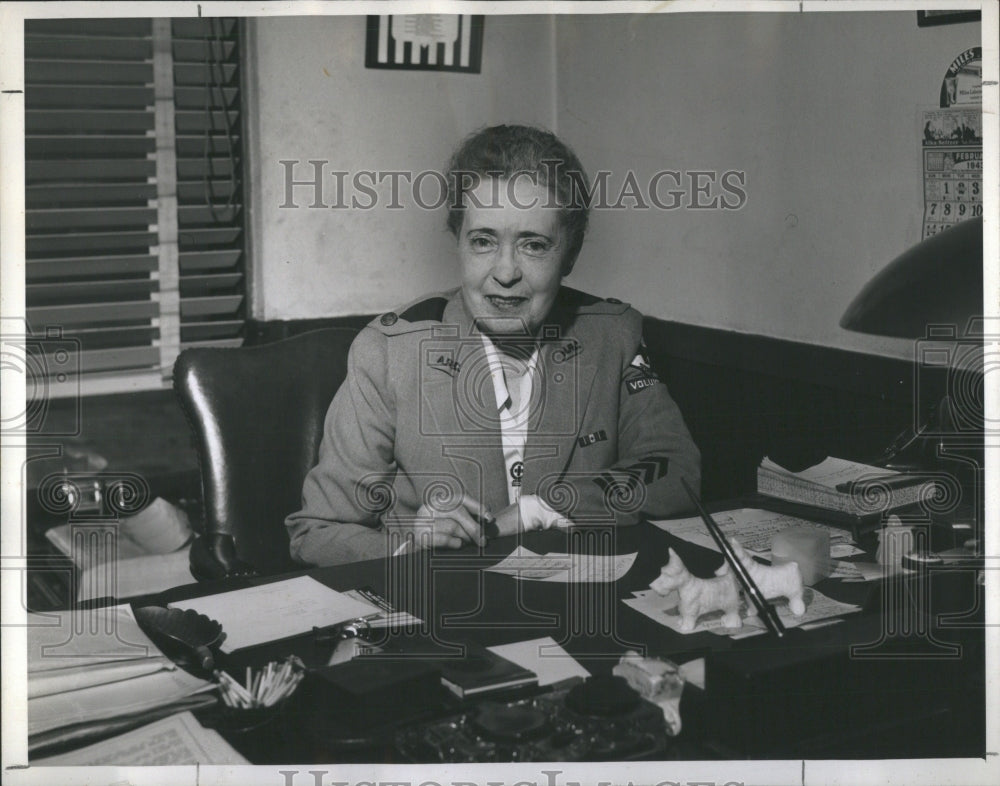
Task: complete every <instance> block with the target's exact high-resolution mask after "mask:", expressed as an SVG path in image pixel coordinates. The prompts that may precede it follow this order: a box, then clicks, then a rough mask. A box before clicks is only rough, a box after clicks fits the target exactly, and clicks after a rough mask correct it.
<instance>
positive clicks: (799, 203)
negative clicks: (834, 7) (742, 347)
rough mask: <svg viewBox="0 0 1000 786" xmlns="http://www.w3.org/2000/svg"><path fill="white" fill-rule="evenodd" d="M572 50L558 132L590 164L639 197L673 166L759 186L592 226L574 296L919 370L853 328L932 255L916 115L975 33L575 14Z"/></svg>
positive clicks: (564, 43) (819, 20) (841, 20)
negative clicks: (634, 188) (904, 263)
mask: <svg viewBox="0 0 1000 786" xmlns="http://www.w3.org/2000/svg"><path fill="white" fill-rule="evenodd" d="M557 36H558V44H557V66H558V82H557V96H558V118H559V133H560V135H561V136H563V137H564V138H565V139H566V140H568V141H569V142H570V143H571V144H573V145H574V146H575V147H576V148H577V152H578V153H579V155H580V156H581V158H582V160H583V161H584V162H585V163H586V162H593V163H590V164H588V165H589V166H592V167H594V168H597V167H603V168H607V169H610V170H612V172H613V173H615V174H614V175H613V176H612V178H611V179H612V181H614V180H615V177H617V182H618V183H621V182H622V181H623V178H624V172H625V171H627V170H629V169H633V170H635V171H636V172H637V173H639V178H638V180H639V182H640V183H645V182H647V181H648V180H649V178H650V176H651V175H652V173H654V172H655V171H657V170H659V169H675V170H681V171H684V170H696V169H704V170H719V171H724V170H727V169H737V170H743V171H745V172H746V178H747V180H746V193H747V201H746V205H745V206H744V207H743V208H742V209H740V210H732V211H723V210H690V209H677V210H673V211H669V212H666V211H662V210H655V209H653V210H648V211H640V210H629V211H627V212H623V211H613V210H604V211H597V212H596V213H595V215H594V218H593V222H592V232H591V236H590V238H589V240H588V242H587V244H586V245H585V246H584V251H583V254H582V255H581V258H580V261H579V263H578V265H577V270H576V272H575V273H574V274H573V276H572V280H573V282H574V283H575V285H577V286H579V287H580V288H583V289H587V290H590V291H594V292H599V293H602V294H604V295H605V296H608V295H614V296H617V297H620V298H622V299H628V300H630V301H631V302H633V303H634V304H635V305H636V306H637V307H638V308H640V309H641V310H643V311H645V312H646V313H647V314H650V315H652V316H657V317H661V318H665V319H671V320H676V321H680V322H688V323H693V324H698V325H709V326H716V327H724V328H730V329H732V330H737V331H745V332H751V333H761V334H764V335H768V336H777V337H783V338H791V339H797V340H802V341H807V342H815V343H821V344H826V345H830V346H836V347H843V348H853V349H861V350H866V351H874V352H879V353H883V354H890V355H898V356H912V343H909V342H906V341H900V340H889V339H877V338H874V337H868V336H861V335H857V334H853V333H849V332H848V331H844V330H842V329H841V328H839V327H838V321H839V319H840V316H841V314H842V313H843V311H844V309H846V307H847V306H848V304H849V303H850V301H851V299H852V298H853V296H854V295H855V294H856V293H857V292H858V290H859V289H860V288H861V287H862V286H863V285H864V284H865V282H867V281H868V279H869V278H870V277H871V276H872V275H873V274H874V273H875V272H876V271H878V270H880V269H881V268H882V267H883V266H884V265H885V264H887V263H888V262H889V261H890V260H891V259H893V258H894V257H895V256H896V255H897V254H899V253H900V252H901V251H903V250H904V249H905V248H907V247H909V246H910V245H911V244H913V243H915V242H917V241H918V240H919V239H920V221H921V215H922V207H923V205H922V185H921V179H920V155H919V147H918V145H919V135H918V129H919V126H918V112H919V109H920V108H921V107H932V106H934V105H936V102H937V99H938V91H939V89H940V85H941V80H942V77H943V76H944V72H945V70H946V69H947V67H948V65H949V64H950V62H951V61H952V59H953V58H954V57H955V56H956V55H958V54H959V53H960V52H961V51H962V50H964V49H965V48H967V47H969V46H974V45H977V44H978V43H979V26H978V25H976V24H960V25H949V26H942V27H932V28H918V27H917V22H916V14H915V13H914V12H913V11H904V12H899V13H863V14H862V13H856V14H844V13H813V14H778V13H773V14H713V15H696V14H683V15H659V16H644V17H626V16H612V17H607V16H602V17H596V16H572V17H560V18H559V22H558V26H557ZM598 52H599V53H600V56H595V53H598ZM666 182H667V184H668V185H669V183H670V181H666ZM703 201H704V200H703ZM730 201H735V200H733V199H731V200H730Z"/></svg>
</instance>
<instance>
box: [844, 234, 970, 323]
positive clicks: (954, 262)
mask: <svg viewBox="0 0 1000 786" xmlns="http://www.w3.org/2000/svg"><path fill="white" fill-rule="evenodd" d="M982 313H983V219H982V218H973V219H971V220H969V221H963V222H962V223H961V224H956V225H955V226H953V227H951V228H950V229H946V230H945V231H944V232H939V233H938V234H936V235H933V236H931V237H929V238H927V239H926V240H923V241H921V242H919V243H917V244H916V245H915V246H912V247H911V248H909V249H907V250H906V251H904V252H903V253H902V254H900V255H899V256H898V257H896V258H895V259H894V260H893V261H892V262H890V263H889V264H888V265H887V266H886V267H885V268H884V269H883V270H882V271H881V272H880V273H879V274H878V275H876V276H875V277H874V278H873V279H872V280H871V281H869V282H868V283H867V284H866V285H865V288H864V289H862V290H861V292H860V293H858V295H857V297H855V298H854V301H853V302H852V303H851V305H850V306H849V307H848V309H847V311H845V312H844V316H843V317H841V319H840V326H841V327H842V328H846V329H847V330H854V331H857V332H859V333H871V334H874V335H878V336H898V337H900V338H923V337H924V336H926V335H927V326H928V325H932V324H948V325H955V327H956V329H957V331H958V335H961V334H962V332H963V331H964V330H965V327H966V324H967V323H968V321H969V318H970V317H973V316H976V315H978V314H982Z"/></svg>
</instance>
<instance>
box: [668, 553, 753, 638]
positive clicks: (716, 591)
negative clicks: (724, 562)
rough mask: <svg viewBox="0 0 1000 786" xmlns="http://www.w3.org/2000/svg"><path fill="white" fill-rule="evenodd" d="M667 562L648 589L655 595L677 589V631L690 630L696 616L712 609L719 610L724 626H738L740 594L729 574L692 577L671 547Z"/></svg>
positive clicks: (739, 622)
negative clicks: (678, 627)
mask: <svg viewBox="0 0 1000 786" xmlns="http://www.w3.org/2000/svg"><path fill="white" fill-rule="evenodd" d="M667 553H668V555H669V558H670V560H669V562H667V564H666V565H664V566H663V567H662V568H661V569H660V576H659V578H658V579H656V580H655V581H654V582H653V583H652V584H650V585H649V586H650V588H651V589H652V590H653V591H655V592H656V593H657V594H659V595H666V594H667V593H669V592H670V591H671V590H674V589H675V590H677V594H678V595H679V596H680V603H678V605H677V609H678V611H679V612H680V615H681V630H682V631H684V632H685V633H687V632H689V631H692V630H694V626H695V623H696V622H697V621H698V617H700V616H701V615H702V614H708V613H709V612H712V611H720V610H721V611H723V612H725V614H724V615H723V617H722V624H723V625H724V626H725V627H727V628H740V627H742V626H743V620H742V619H740V595H739V592H738V591H737V587H736V579H735V578H734V577H733V576H732V574H726V575H722V576H717V577H715V578H713V579H699V578H698V577H696V576H692V575H691V573H690V571H688V569H687V568H686V567H685V566H684V563H683V562H681V558H680V557H678V556H677V555H676V554H675V553H674V550H673V549H669V550H668V552H667Z"/></svg>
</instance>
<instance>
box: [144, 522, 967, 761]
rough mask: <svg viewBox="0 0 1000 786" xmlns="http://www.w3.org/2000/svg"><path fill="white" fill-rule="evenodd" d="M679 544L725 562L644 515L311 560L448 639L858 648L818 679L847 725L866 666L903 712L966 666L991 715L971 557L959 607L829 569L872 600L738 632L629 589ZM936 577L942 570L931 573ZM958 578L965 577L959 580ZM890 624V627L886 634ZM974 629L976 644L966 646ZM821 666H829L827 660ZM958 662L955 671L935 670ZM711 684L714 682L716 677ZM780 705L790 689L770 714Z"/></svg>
mask: <svg viewBox="0 0 1000 786" xmlns="http://www.w3.org/2000/svg"><path fill="white" fill-rule="evenodd" d="M519 544H522V545H524V546H526V547H527V548H529V549H531V550H532V551H534V552H536V553H547V552H573V551H590V552H593V551H594V550H595V549H599V550H600V552H601V553H632V552H636V554H637V556H636V559H635V562H634V564H633V566H632V567H631V569H630V570H629V571H628V573H627V574H626V575H625V576H624V577H623V578H621V579H620V580H619V581H617V582H611V583H607V584H593V583H591V584H565V583H552V582H543V581H519V580H516V579H514V578H512V577H511V576H507V575H503V574H498V573H493V572H489V571H486V570H484V568H487V567H490V566H492V565H494V564H496V563H497V562H499V561H500V560H501V559H502V558H504V557H505V556H507V555H508V554H510V552H511V551H513V549H514V548H515V547H516V546H517V545H519ZM869 545H871V544H869ZM668 548H673V549H674V550H675V551H676V552H677V553H678V554H679V555H680V556H681V558H682V559H683V560H684V562H685V564H686V565H688V567H689V569H690V570H691V571H692V572H693V573H694V574H696V575H699V576H702V577H708V576H711V575H712V573H713V571H714V570H715V568H717V567H718V566H719V565H720V564H721V562H722V556H721V554H718V553H714V552H710V551H707V550H705V549H702V548H700V547H698V546H696V545H693V544H690V543H687V542H685V541H682V540H680V539H678V538H676V537H674V536H673V535H671V534H669V533H668V532H665V531H663V530H660V529H658V528H657V527H654V526H652V525H650V524H648V523H643V524H639V525H637V526H635V527H628V528H619V529H613V528H612V529H605V528H593V529H578V530H576V531H571V532H563V531H554V530H549V531H545V532H532V533H527V534H526V535H522V536H521V537H520V538H513V537H511V538H498V539H495V540H493V541H491V542H490V543H489V544H487V546H486V547H485V548H483V549H478V548H466V549H462V550H459V551H451V550H439V551H434V552H417V553H414V554H409V555H403V556H400V557H396V558H392V559H389V560H374V561H368V562H358V563H351V564H346V565H340V566H334V567H327V568H314V569H311V570H308V571H303V572H304V573H307V574H308V575H311V576H313V577H314V578H316V579H317V580H318V581H320V582H322V583H323V584H325V585H327V586H329V587H332V588H333V589H336V590H341V591H343V590H348V589H353V588H359V587H368V588H371V589H373V590H375V591H376V592H378V593H379V594H381V595H383V596H384V597H386V598H387V599H388V600H389V601H390V602H392V603H393V604H394V605H395V606H396V608H397V609H399V610H406V611H409V612H411V613H413V614H414V615H415V616H417V617H419V618H420V619H422V620H425V621H426V622H427V623H428V625H427V628H426V629H425V630H424V633H423V635H424V637H425V638H426V637H427V636H428V635H430V636H431V637H432V638H433V640H434V642H435V643H436V644H438V645H442V644H443V645H451V644H454V645H458V646H461V645H463V644H464V643H475V644H481V645H485V646H493V645H498V644H506V643H511V642H517V641H524V640H528V639H536V638H540V637H543V636H550V637H551V638H552V639H554V640H555V641H556V642H558V643H559V644H561V645H562V646H563V647H564V648H565V649H566V650H567V651H568V652H569V653H571V654H572V655H573V656H574V657H575V658H576V659H577V660H578V661H580V663H581V664H582V665H583V666H584V667H585V668H586V669H587V670H588V671H589V672H590V673H591V674H595V675H597V674H606V673H609V672H610V670H611V668H612V667H613V666H614V665H615V664H616V663H617V662H618V659H619V658H620V657H621V655H622V653H624V652H625V651H626V650H629V649H633V650H638V651H640V652H643V653H645V654H649V655H660V656H665V657H669V658H672V659H674V660H675V661H677V662H684V661H686V660H690V659H691V658H693V657H698V656H705V655H708V656H709V658H708V660H709V661H710V666H709V672H710V675H709V677H710V679H711V672H712V670H713V668H714V669H715V670H716V671H718V669H720V668H721V669H727V670H728V671H726V674H729V673H730V672H732V673H734V674H736V673H745V674H747V675H750V676H749V679H751V680H753V679H757V678H759V677H760V676H761V675H765V678H766V674H767V673H772V672H773V671H774V670H775V669H779V670H780V669H784V670H785V672H787V673H797V672H795V670H796V669H799V670H800V671H801V670H802V669H803V668H807V667H808V664H815V663H817V662H821V661H822V662H830V663H832V662H836V663H838V664H840V663H841V661H843V662H844V663H846V662H847V661H852V662H851V663H850V669H851V671H850V672H849V673H848V672H844V673H841V672H840V671H836V670H837V669H840V668H841V666H840V665H838V666H836V667H835V671H836V674H837V675H838V676H836V677H831V678H830V679H831V680H833V681H832V682H829V683H828V684H823V685H819V686H818V690H819V691H821V692H822V694H823V695H824V696H825V697H826V699H825V701H826V702H827V704H828V705H829V706H830V708H831V711H832V712H835V713H836V714H838V715H839V716H841V717H843V718H844V724H845V725H850V724H852V723H855V720H854V718H855V713H856V712H857V711H858V703H857V700H856V699H857V697H852V696H851V695H850V690H847V693H846V695H841V693H842V691H843V690H845V689H844V685H845V684H846V683H844V684H838V683H837V682H836V680H840V679H851V680H853V679H854V678H855V676H857V675H858V674H860V675H861V682H860V683H858V685H862V686H863V687H860V688H857V690H860V691H862V692H863V693H864V694H865V700H866V701H869V702H871V701H873V700H874V701H875V702H882V703H883V704H884V703H889V702H892V703H893V704H894V706H899V707H900V708H901V709H900V712H901V713H903V714H905V713H906V712H907V710H906V709H904V707H906V706H908V705H907V704H906V702H907V701H909V699H905V698H904V700H903V703H900V699H901V696H903V694H902V693H901V691H906V690H908V687H912V686H914V685H918V686H919V685H920V684H922V683H924V682H926V681H927V680H931V681H934V682H936V684H937V686H938V687H941V686H942V685H943V683H942V682H941V680H947V679H953V678H954V679H956V680H958V681H959V682H960V683H961V685H959V686H958V687H957V690H956V691H954V693H955V694H956V695H959V698H960V704H961V708H960V711H961V712H964V713H971V714H972V715H973V716H974V717H979V718H980V719H981V716H982V714H983V713H984V698H983V694H982V693H977V691H978V690H979V688H978V687H977V686H979V685H980V682H981V680H982V677H983V674H982V668H983V667H982V664H981V662H980V660H979V658H981V656H982V652H981V647H978V646H975V642H976V641H981V638H982V636H981V628H980V629H979V632H978V633H977V632H976V625H975V619H976V618H977V617H976V615H977V614H981V609H978V610H977V601H976V600H975V597H976V590H975V579H974V572H972V573H970V572H969V571H965V572H963V573H962V574H961V575H956V574H954V573H949V572H948V571H945V572H944V573H943V575H942V578H945V577H947V576H950V577H951V578H949V581H950V582H951V584H949V589H948V591H947V593H945V594H944V595H942V596H941V597H944V598H945V600H944V601H943V602H945V603H946V604H948V606H949V607H948V608H945V607H943V606H942V605H941V603H942V601H941V598H940V597H937V596H935V598H934V600H933V605H932V606H929V607H928V609H927V610H926V611H930V612H933V613H930V614H929V615H927V616H926V617H925V618H924V617H922V618H920V619H918V618H916V617H914V616H913V614H912V611H913V609H912V608H910V610H909V611H907V612H906V613H905V614H903V616H900V613H899V612H898V610H896V609H894V608H890V605H891V604H896V605H898V603H899V602H900V598H899V597H896V598H895V600H894V599H893V598H894V595H900V594H901V593H902V595H905V596H906V598H909V600H908V601H907V600H906V598H903V601H904V603H905V602H910V603H911V605H912V604H913V603H916V604H917V605H918V606H919V604H920V603H922V602H923V601H921V600H920V598H921V597H922V596H920V593H916V594H914V592H913V591H912V586H911V585H912V577H910V579H909V581H910V584H905V583H904V584H900V585H899V586H898V587H897V588H896V589H892V590H891V591H890V590H889V589H887V587H890V586H892V582H884V581H881V582H869V583H856V584H849V583H842V582H839V581H834V580H830V579H826V580H823V581H821V582H819V583H818V584H817V585H816V589H818V590H819V591H820V592H822V593H823V594H825V595H828V596H829V597H832V598H834V599H836V600H840V601H844V602H847V603H852V604H856V605H858V606H861V607H862V608H863V610H862V612H860V613H855V614H850V615H847V616H846V617H845V618H844V620H843V622H841V623H838V624H834V625H830V626H826V627H821V628H818V629H815V630H810V631H803V630H799V629H793V630H789V631H788V634H787V635H786V637H785V638H784V639H783V640H781V641H780V642H778V640H776V639H774V638H773V637H771V636H770V635H760V636H755V637H752V638H748V639H743V640H735V641H734V640H731V639H729V638H727V637H725V636H717V635H714V634H711V633H692V634H688V635H683V634H679V633H676V632H674V631H673V630H671V629H670V628H668V627H667V626H665V625H658V624H656V623H655V622H654V621H652V620H650V619H649V618H647V617H645V616H643V615H641V614H639V613H638V612H636V611H634V610H632V609H631V608H629V607H627V606H625V605H624V604H623V603H621V602H620V601H621V599H622V598H626V597H629V596H630V595H631V593H632V592H633V591H635V590H640V589H644V588H646V587H648V586H649V584H650V582H651V581H653V579H655V578H656V577H657V576H658V575H659V572H660V568H661V567H662V565H663V563H664V562H665V561H666V559H667V549H668ZM859 559H871V557H870V556H868V557H859ZM288 575H297V574H286V575H284V576H271V577H266V578H258V579H250V580H238V581H224V582H217V583H209V584H201V585H191V586H187V587H181V588H176V589H174V590H170V591H168V592H166V593H163V594H162V595H160V596H157V598H156V601H155V602H157V603H161V604H166V603H168V602H171V601H174V600H180V599H182V598H189V597H196V596H201V595H207V594H214V593H217V592H224V591H229V590H232V589H237V588H239V587H242V586H249V585H252V584H258V583H264V582H269V581H274V580H279V579H281V578H287V576H288ZM936 578H937V577H936V576H931V579H936ZM956 583H957V584H956ZM952 584H955V585H956V586H958V587H959V589H958V590H955V588H954V587H953V586H951V585H952ZM935 586H936V585H935ZM908 587H909V589H908ZM938 595H941V593H938ZM927 597H928V598H930V596H927ZM955 598H958V600H955ZM970 598H971V600H970ZM927 602H928V603H930V602H931V601H930V600H928V601H927ZM946 612H950V613H958V614H959V616H962V615H965V617H967V622H968V623H969V624H960V625H958V626H957V627H954V628H947V627H945V628H944V629H941V628H939V627H936V626H935V625H934V624H933V621H935V620H937V618H938V615H940V614H942V613H946ZM926 619H930V620H931V621H932V623H931V624H929V625H928V624H927V623H926ZM887 620H888V622H887ZM887 632H888V634H890V635H888V636H887ZM970 637H971V639H972V640H973V644H974V646H973V647H969V646H967V645H968V642H969V639H970ZM977 637H978V638H977ZM956 638H959V639H962V640H963V641H965V642H966V646H965V648H964V650H963V649H960V650H959V651H958V654H957V655H956V654H955V650H954V648H953V647H950V645H946V644H939V643H941V642H944V643H946V642H949V641H952V640H955V639H956ZM900 642H902V643H900ZM914 642H915V643H914ZM935 642H938V643H935ZM852 645H855V646H856V645H861V646H862V647H867V648H868V649H867V650H866V652H868V653H869V654H872V653H873V654H874V657H871V658H868V659H855V658H854V657H853V655H849V652H851V647H852ZM942 646H943V647H944V649H943V650H942V649H941V647H942ZM330 651H331V645H330V644H326V643H323V644H320V643H317V642H316V641H315V639H314V637H313V636H312V635H311V634H309V635H303V636H299V637H296V638H294V639H287V640H283V641H279V642H271V643H269V644H265V645H260V646H258V647H252V648H247V649H245V650H239V651H236V652H234V653H231V654H230V655H228V656H225V657H223V658H222V659H221V663H222V665H223V667H224V668H226V669H228V670H232V671H233V672H234V673H240V672H241V671H242V670H243V669H244V668H245V667H246V666H248V665H250V666H260V665H263V664H265V663H267V662H268V661H271V660H277V659H279V658H282V657H284V656H285V655H287V654H288V653H290V652H294V653H295V654H297V655H299V656H300V657H301V658H302V659H303V660H304V661H305V662H306V664H307V665H311V666H321V665H324V664H325V663H326V661H327V659H328V658H329V654H330ZM859 652H860V651H859ZM949 653H950V654H949ZM942 657H943V658H944V661H947V662H950V663H952V666H953V667H952V668H951V671H947V669H946V670H945V671H941V670H940V669H939V667H938V666H935V665H934V664H935V663H940V662H941V658H942ZM824 659H825V660H824ZM831 659H833V660H831ZM949 659H950V660H949ZM854 661H856V662H854ZM720 664H721V665H720ZM869 664H870V665H869ZM946 665H947V664H946ZM820 668H823V669H826V668H828V667H827V666H826V665H824V666H822V667H820ZM785 672H782V673H785ZM925 672H926V673H925ZM832 673H833V672H831V674H832ZM946 674H947V675H950V676H935V675H946ZM755 675H756V676H755ZM845 675H848V676H845ZM720 679H721V678H720ZM781 679H783V678H779V684H781ZM852 684H853V683H852ZM883 689H884V696H880V695H879V692H880V691H882V690H883ZM918 693H919V691H918ZM910 694H912V691H910ZM706 695H707V696H709V697H711V696H712V695H713V694H712V685H711V684H709V686H708V693H707V694H706ZM907 695H909V694H907ZM716 698H718V697H717V696H716ZM713 701H714V699H713ZM838 702H839V703H838ZM781 713H782V709H781V708H780V702H778V703H776V704H775V707H774V708H773V712H772V714H775V715H778V714H781ZM974 725H975V724H974ZM909 736H911V735H908V736H907V738H908V739H909ZM792 742H794V740H793V741H792ZM789 744H792V743H789ZM837 744H838V743H833V748H832V752H833V754H834V755H836V754H837V752H838V751H839V750H841V749H839V748H837ZM956 744H957V743H956ZM976 744H978V743H973V748H975V745H976ZM845 745H846V743H845ZM852 745H853V746H854V747H851V746H848V747H845V748H843V752H842V753H841V754H840V755H842V756H843V757H858V756H861V755H865V754H864V751H865V750H866V749H865V748H863V747H862V748H858V747H857V745H856V743H852ZM924 745H925V741H921V740H917V739H914V741H913V743H912V750H910V749H908V748H906V746H905V745H904V749H902V750H898V751H897V750H896V749H894V752H895V754H896V755H902V756H906V755H909V756H923V755H928V753H927V748H926V747H922V746H924ZM942 745H945V748H944V750H945V751H946V752H945V753H943V754H942V753H941V752H940V751H939V753H938V755H970V754H969V753H968V751H967V750H965V749H964V748H963V749H962V751H958V750H957V748H956V749H955V750H956V752H954V753H949V752H947V751H950V750H952V747H950V746H951V745H952V743H942ZM883 751H884V748H883V747H881V746H880V745H875V746H874V747H872V748H871V751H870V754H869V755H871V756H879V755H883ZM787 752H788V754H789V755H794V756H798V755H800V753H802V752H800V751H799V750H798V749H797V748H794V745H792V747H791V748H788V749H787ZM716 753H718V752H716ZM730 753H731V752H730ZM828 753H829V751H828ZM723 755H725V754H723ZM741 755H751V756H753V755H754V754H753V752H752V751H749V752H748V751H742V754H741ZM769 756H771V757H773V756H774V752H773V751H772V752H771V753H770V754H767V755H762V756H761V757H762V758H767V757H769Z"/></svg>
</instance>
